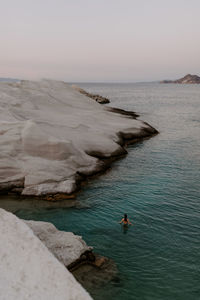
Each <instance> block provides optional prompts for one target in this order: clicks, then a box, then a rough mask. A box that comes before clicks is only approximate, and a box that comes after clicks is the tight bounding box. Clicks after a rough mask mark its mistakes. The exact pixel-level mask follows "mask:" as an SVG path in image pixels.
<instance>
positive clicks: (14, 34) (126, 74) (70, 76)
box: [0, 0, 200, 82]
mask: <svg viewBox="0 0 200 300" xmlns="http://www.w3.org/2000/svg"><path fill="white" fill-rule="evenodd" d="M199 16H200V0H167V1H166V0H6V1H5V0H0V77H11V78H20V79H32V80H38V79H41V78H49V79H56V80H64V81H69V82H73V81H77V82H88V81H89V82H136V81H154V80H161V79H176V78H180V77H182V76H184V75H186V74H188V73H191V74H197V75H200V17H199Z"/></svg>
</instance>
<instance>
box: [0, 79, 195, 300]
mask: <svg viewBox="0 0 200 300" xmlns="http://www.w3.org/2000/svg"><path fill="white" fill-rule="evenodd" d="M78 85H79V86H80V87H82V88H84V89H85V90H87V91H88V92H91V93H95V94H100V95H102V96H105V97H108V98H109V99H110V101H111V103H110V104H109V105H110V106H113V107H118V108H122V109H125V110H130V111H135V112H137V113H138V114H139V115H140V116H139V119H141V120H144V121H146V122H148V123H149V124H151V125H152V126H153V127H155V128H156V129H157V130H158V131H159V134H158V135H156V136H154V137H152V138H150V139H148V140H144V141H140V142H138V143H136V144H133V145H130V146H128V148H127V150H128V155H126V156H125V157H124V158H123V159H120V160H117V161H116V162H114V163H113V165H112V168H111V169H110V170H108V171H107V172H106V173H105V174H103V175H101V176H99V177H97V178H95V179H92V180H90V181H89V182H88V183H87V184H86V185H84V187H83V188H82V191H81V192H80V193H79V194H78V196H77V200H76V201H77V203H79V205H77V206H76V207H71V208H66V207H62V204H61V205H60V207H59V206H58V207H45V206H42V205H41V206H40V205H38V206H30V207H29V206H25V207H20V205H19V206H18V207H15V209H13V207H12V209H13V211H14V212H15V213H16V215H17V216H19V217H20V218H24V219H32V220H43V221H48V222H52V223H53V224H54V225H55V226H56V227H57V228H58V229H60V230H66V231H72V232H74V233H75V234H78V235H81V236H82V237H83V239H84V240H85V241H86V242H87V244H88V245H91V246H93V247H94V250H95V252H96V253H99V254H101V255H104V256H106V257H109V258H111V259H112V260H113V261H114V262H115V263H116V265H117V268H118V273H117V275H116V276H117V280H116V278H115V280H111V281H110V282H108V283H105V284H104V285H103V286H100V287H93V288H92V289H90V291H89V292H90V293H91V295H92V297H93V298H94V299H95V300H112V299H113V300H114V299H115V300H122V299H123V300H132V299H134V300H199V299H200V178H199V177H200V176H199V175H200V85H192V84H191V85H178V84H159V83H123V84H122V83H108V84H105V83H79V84H78ZM91 101H92V100H91ZM0 205H1V202H0ZM124 213H127V214H128V217H129V219H130V221H131V222H132V223H133V225H132V226H130V227H129V228H127V229H124V228H123V226H121V225H120V224H119V223H118V222H119V221H120V220H121V218H122V217H123V215H124Z"/></svg>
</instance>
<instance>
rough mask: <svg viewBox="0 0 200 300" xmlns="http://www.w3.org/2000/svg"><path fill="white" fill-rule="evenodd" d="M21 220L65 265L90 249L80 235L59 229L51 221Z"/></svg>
mask: <svg viewBox="0 0 200 300" xmlns="http://www.w3.org/2000/svg"><path fill="white" fill-rule="evenodd" d="M23 221H24V222H25V223H26V224H27V225H28V226H29V227H30V228H31V229H32V231H33V232H34V234H35V235H36V236H37V237H38V238H39V239H40V240H41V242H42V243H44V245H45V246H46V247H47V248H48V249H49V251H50V252H52V253H53V254H54V255H55V256H56V258H57V259H58V260H59V261H60V262H61V263H62V264H64V265H65V266H66V267H67V266H69V265H70V264H71V263H73V262H75V261H76V260H78V259H79V258H80V256H81V255H82V254H83V253H84V252H86V251H90V250H92V247H89V246H87V244H86V243H85V242H84V240H83V239H82V238H81V236H78V235H75V234H73V233H72V232H65V231H59V230H58V229H57V228H56V227H55V226H54V225H53V224H51V223H48V222H41V221H25V220H23Z"/></svg>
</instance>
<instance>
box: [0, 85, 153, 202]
mask: <svg viewBox="0 0 200 300" xmlns="http://www.w3.org/2000/svg"><path fill="white" fill-rule="evenodd" d="M0 93H1V95H2V99H3V101H2V102H1V103H0V104H1V105H3V107H4V113H3V114H1V117H2V118H1V123H2V126H1V135H0V145H2V146H1V149H2V153H1V157H0V167H1V168H0V170H1V171H0V192H1V193H2V194H3V193H4V194H6V193H10V192H11V193H15V194H17V195H20V196H22V197H29V196H30V197H37V198H38V199H40V198H41V199H45V200H49V201H58V200H65V199H72V198H74V197H75V195H76V193H77V192H78V191H79V190H80V188H81V185H82V183H83V182H85V181H87V179H88V178H91V177H92V176H96V175H98V174H101V173H102V172H104V171H105V170H107V169H108V168H109V167H110V165H111V164H112V162H113V161H114V160H116V159H117V158H120V157H122V156H123V155H125V154H126V153H127V150H126V146H127V145H128V144H130V143H134V142H137V141H139V140H142V139H146V138H149V137H151V136H154V135H156V134H157V133H158V131H157V130H156V129H154V128H153V127H152V126H150V125H149V124H147V123H145V122H143V121H140V120H137V116H138V115H137V114H135V113H134V112H130V111H125V110H120V109H116V108H111V107H105V106H104V107H103V106H101V105H99V104H98V103H95V102H92V101H90V100H89V98H88V97H86V96H84V95H81V94H80V92H78V91H76V90H74V89H73V88H71V87H69V86H68V85H67V84H66V83H63V82H54V81H42V82H29V81H23V82H20V83H9V84H8V83H1V84H0ZM5 95H6V96H5ZM4 98H5V102H4ZM8 99H9V100H8ZM7 105H8V110H7V112H6V109H5V107H7ZM5 141H6V142H5Z"/></svg>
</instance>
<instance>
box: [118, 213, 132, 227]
mask: <svg viewBox="0 0 200 300" xmlns="http://www.w3.org/2000/svg"><path fill="white" fill-rule="evenodd" d="M122 223H123V225H133V224H132V223H131V222H130V221H129V219H128V217H127V214H124V217H123V218H122V219H121V221H120V222H119V224H122Z"/></svg>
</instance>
